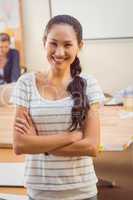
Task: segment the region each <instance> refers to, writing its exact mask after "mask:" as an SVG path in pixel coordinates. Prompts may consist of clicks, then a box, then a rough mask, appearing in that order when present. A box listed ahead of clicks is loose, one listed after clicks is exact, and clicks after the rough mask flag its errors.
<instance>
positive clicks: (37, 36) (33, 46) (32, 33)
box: [22, 0, 50, 71]
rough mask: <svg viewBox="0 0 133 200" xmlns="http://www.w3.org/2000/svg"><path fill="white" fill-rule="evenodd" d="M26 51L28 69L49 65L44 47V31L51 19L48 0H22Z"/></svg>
mask: <svg viewBox="0 0 133 200" xmlns="http://www.w3.org/2000/svg"><path fill="white" fill-rule="evenodd" d="M22 14H23V26H24V28H23V29H24V51H25V59H26V65H27V67H28V70H30V71H31V70H38V69H42V68H44V67H47V63H46V59H45V56H44V48H43V42H42V38H43V33H44V28H45V25H46V23H47V22H48V20H49V19H50V13H49V4H48V0H37V1H33V0H28V1H27V0H22Z"/></svg>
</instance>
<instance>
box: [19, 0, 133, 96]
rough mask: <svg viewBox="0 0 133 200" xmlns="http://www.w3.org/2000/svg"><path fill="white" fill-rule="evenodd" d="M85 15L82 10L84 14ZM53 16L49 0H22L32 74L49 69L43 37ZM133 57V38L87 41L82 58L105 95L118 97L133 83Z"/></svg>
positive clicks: (27, 56) (84, 67)
mask: <svg viewBox="0 0 133 200" xmlns="http://www.w3.org/2000/svg"><path fill="white" fill-rule="evenodd" d="M127 3H128V1H127ZM83 12H84V10H83V9H82V8H81V15H82V13H83ZM50 14H51V13H50V9H49V1H48V0H38V1H37V2H36V1H33V0H28V1H26V0H22V15H23V26H24V27H23V30H24V50H25V59H26V65H27V66H28V70H29V71H32V70H38V69H39V70H43V69H44V68H45V67H46V68H47V66H48V63H47V61H46V59H45V56H44V54H45V53H44V48H43V43H42V37H43V32H44V27H45V25H46V23H47V21H48V20H49V18H50ZM112 15H113V13H112ZM86 19H87V16H86ZM131 25H132V24H131ZM132 54H133V38H129V39H122V38H121V39H106V40H96V39H94V40H85V45H84V47H83V49H82V51H81V53H80V58H81V64H82V67H83V69H84V71H85V72H87V73H91V74H93V75H94V76H95V77H96V78H97V79H98V81H99V83H100V85H101V86H102V88H103V90H104V92H108V93H110V94H114V93H115V92H116V91H118V90H120V89H122V88H126V87H127V86H128V85H131V84H132V83H133V76H132V74H133V55H132Z"/></svg>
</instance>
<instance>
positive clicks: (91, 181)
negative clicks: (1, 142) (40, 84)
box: [11, 73, 104, 200]
mask: <svg viewBox="0 0 133 200" xmlns="http://www.w3.org/2000/svg"><path fill="white" fill-rule="evenodd" d="M81 76H82V77H83V78H85V79H86V80H87V95H88V99H89V102H90V104H92V103H95V102H102V101H103V100H104V95H103V93H102V90H101V88H100V87H99V85H98V83H97V81H96V79H95V78H94V77H93V76H91V75H83V74H82V75H81ZM11 102H12V103H14V104H16V105H21V106H25V107H27V108H28V109H29V112H30V115H31V117H32V119H33V121H34V123H35V124H36V128H37V131H38V134H39V135H44V134H45V135H46V134H47V135H52V134H58V133H61V132H65V131H66V130H67V129H68V127H69V126H70V124H71V109H72V106H73V100H72V98H71V96H69V97H65V98H63V99H59V100H48V99H46V98H44V97H42V96H41V95H40V93H39V91H38V89H37V86H36V80H35V73H27V74H25V75H22V76H21V77H20V78H19V80H18V81H17V83H16V86H15V89H14V91H13V94H12V97H11ZM24 176H25V186H26V187H27V188H30V189H31V190H33V191H34V192H35V191H37V190H40V191H44V193H46V192H47V191H51V192H50V193H49V195H51V198H50V196H49V198H48V197H47V198H46V199H47V200H53V199H56V198H57V199H58V200H59V199H63V200H75V199H79V196H80V195H79V194H81V190H83V191H84V192H82V198H90V197H92V196H95V195H96V193H97V190H96V182H97V177H96V175H95V171H94V166H93V161H92V158H91V157H89V156H78V157H77V156H75V157H63V156H54V155H48V156H46V155H45V154H30V155H27V156H26V167H25V175H24ZM72 190H74V191H75V196H73V197H70V196H69V197H68V196H64V197H62V194H61V191H62V192H63V194H64V191H72ZM78 191H79V193H78ZM54 192H56V193H57V192H58V193H60V195H61V198H60V195H57V194H56V195H57V196H56V197H55V195H53V193H54ZM69 194H70V192H69ZM52 195H53V198H52ZM33 196H35V195H33ZM43 197H44V196H43ZM80 198H81V197H80ZM40 199H41V198H40ZM40 199H39V200H40Z"/></svg>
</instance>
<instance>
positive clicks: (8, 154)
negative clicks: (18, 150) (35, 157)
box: [0, 148, 26, 195]
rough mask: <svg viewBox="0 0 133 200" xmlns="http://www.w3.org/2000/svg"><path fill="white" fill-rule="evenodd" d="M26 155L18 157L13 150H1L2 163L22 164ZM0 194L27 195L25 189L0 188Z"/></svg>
mask: <svg viewBox="0 0 133 200" xmlns="http://www.w3.org/2000/svg"><path fill="white" fill-rule="evenodd" d="M22 161H24V155H21V156H16V155H15V154H14V152H13V150H12V149H3V148H0V162H22ZM0 193H10V194H24V195H25V194H26V189H25V188H23V187H0Z"/></svg>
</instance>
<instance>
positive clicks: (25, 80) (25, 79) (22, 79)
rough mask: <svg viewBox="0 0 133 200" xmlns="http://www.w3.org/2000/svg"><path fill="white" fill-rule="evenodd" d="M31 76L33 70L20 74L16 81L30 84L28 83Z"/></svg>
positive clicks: (31, 78) (30, 80)
mask: <svg viewBox="0 0 133 200" xmlns="http://www.w3.org/2000/svg"><path fill="white" fill-rule="evenodd" d="M33 76H34V72H27V73H25V74H23V75H21V76H20V77H19V79H18V81H17V82H18V83H20V82H22V83H24V84H26V85H30V84H32V81H33Z"/></svg>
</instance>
